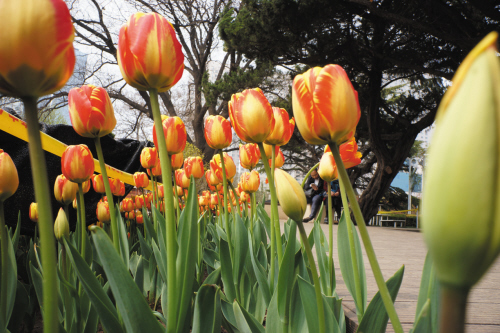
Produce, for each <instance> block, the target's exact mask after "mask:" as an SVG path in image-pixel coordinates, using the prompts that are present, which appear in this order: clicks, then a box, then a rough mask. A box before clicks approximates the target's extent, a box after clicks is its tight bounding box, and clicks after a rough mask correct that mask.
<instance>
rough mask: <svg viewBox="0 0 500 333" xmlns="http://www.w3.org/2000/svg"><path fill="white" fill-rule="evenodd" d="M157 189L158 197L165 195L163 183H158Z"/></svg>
mask: <svg viewBox="0 0 500 333" xmlns="http://www.w3.org/2000/svg"><path fill="white" fill-rule="evenodd" d="M157 189H158V197H160V198H163V197H165V190H164V188H163V184H162V185H158V186H157Z"/></svg>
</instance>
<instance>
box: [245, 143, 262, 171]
mask: <svg viewBox="0 0 500 333" xmlns="http://www.w3.org/2000/svg"><path fill="white" fill-rule="evenodd" d="M259 160H260V150H259V146H258V145H257V144H256V143H248V144H246V145H240V164H241V166H242V167H243V168H245V169H248V170H252V169H253V168H255V167H256V166H257V163H259Z"/></svg>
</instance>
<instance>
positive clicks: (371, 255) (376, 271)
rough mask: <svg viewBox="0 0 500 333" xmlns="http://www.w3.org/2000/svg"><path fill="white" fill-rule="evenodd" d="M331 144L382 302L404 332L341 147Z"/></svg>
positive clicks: (393, 323)
mask: <svg viewBox="0 0 500 333" xmlns="http://www.w3.org/2000/svg"><path fill="white" fill-rule="evenodd" d="M329 146H330V150H331V151H332V153H333V157H334V158H335V163H336V164H337V170H338V173H339V179H340V181H342V182H343V183H344V184H345V187H346V192H347V197H348V198H349V202H350V203H351V206H352V207H351V209H352V211H353V214H354V218H355V219H356V222H357V223H358V229H359V233H360V235H361V239H362V240H363V245H364V246H365V251H366V255H367V256H368V260H369V262H370V266H371V268H372V271H373V275H374V276H375V281H376V282H377V286H378V289H379V291H380V296H381V297H382V302H383V303H384V306H385V309H386V310H387V314H388V315H389V318H390V320H391V323H392V327H393V328H394V331H395V332H396V333H403V332H404V331H403V327H402V326H401V321H400V320H399V317H398V314H397V312H396V309H395V308H394V303H393V302H392V298H391V295H390V294H389V289H387V285H386V284H385V280H384V276H383V274H382V270H381V269H380V265H379V264H378V261H377V256H376V255H375V250H374V249H373V245H372V242H371V240H370V236H369V235H368V230H367V229H366V224H365V220H364V218H363V214H362V213H361V209H360V208H359V204H358V201H357V200H356V194H355V193H354V189H353V188H352V185H351V182H350V181H349V176H348V175H347V171H346V169H345V167H344V163H343V162H342V158H341V157H340V153H339V147H338V146H337V145H336V144H329ZM341 191H342V190H341Z"/></svg>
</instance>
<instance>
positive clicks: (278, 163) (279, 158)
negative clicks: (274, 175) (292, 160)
mask: <svg viewBox="0 0 500 333" xmlns="http://www.w3.org/2000/svg"><path fill="white" fill-rule="evenodd" d="M284 164H285V155H283V151H281V149H280V148H279V147H278V153H277V154H276V158H275V159H274V167H275V168H281V167H282V166H283V165H284ZM269 165H271V164H269Z"/></svg>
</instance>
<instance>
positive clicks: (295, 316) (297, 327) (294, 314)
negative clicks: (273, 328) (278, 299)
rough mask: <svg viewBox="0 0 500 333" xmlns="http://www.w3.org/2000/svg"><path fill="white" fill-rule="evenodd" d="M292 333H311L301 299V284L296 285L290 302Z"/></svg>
mask: <svg viewBox="0 0 500 333" xmlns="http://www.w3.org/2000/svg"><path fill="white" fill-rule="evenodd" d="M290 333H309V328H308V327H307V320H306V315H305V313H304V309H303V307H302V300H301V299H300V292H299V284H298V283H294V285H293V289H292V297H291V300H290Z"/></svg>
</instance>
